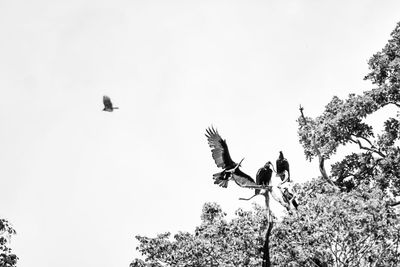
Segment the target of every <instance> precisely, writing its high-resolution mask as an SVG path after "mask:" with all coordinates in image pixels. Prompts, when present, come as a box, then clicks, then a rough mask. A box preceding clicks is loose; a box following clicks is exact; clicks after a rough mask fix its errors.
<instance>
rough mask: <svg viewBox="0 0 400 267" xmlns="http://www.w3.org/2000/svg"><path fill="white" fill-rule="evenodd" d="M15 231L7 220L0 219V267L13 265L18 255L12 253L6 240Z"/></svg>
mask: <svg viewBox="0 0 400 267" xmlns="http://www.w3.org/2000/svg"><path fill="white" fill-rule="evenodd" d="M15 234H16V232H15V230H14V229H13V228H12V226H11V225H10V223H9V222H8V221H7V220H4V219H0V267H15V266H16V265H17V261H18V257H17V256H16V255H15V254H13V253H12V250H11V248H9V247H8V246H7V245H8V241H9V238H10V237H11V235H15Z"/></svg>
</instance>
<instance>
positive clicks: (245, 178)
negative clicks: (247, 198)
mask: <svg viewBox="0 0 400 267" xmlns="http://www.w3.org/2000/svg"><path fill="white" fill-rule="evenodd" d="M232 179H233V180H234V181H235V182H236V183H237V185H238V186H254V185H257V184H256V183H255V182H254V179H253V178H251V177H250V175H248V174H246V173H244V172H242V171H241V170H240V169H239V168H238V169H236V171H235V172H234V173H233V174H232Z"/></svg>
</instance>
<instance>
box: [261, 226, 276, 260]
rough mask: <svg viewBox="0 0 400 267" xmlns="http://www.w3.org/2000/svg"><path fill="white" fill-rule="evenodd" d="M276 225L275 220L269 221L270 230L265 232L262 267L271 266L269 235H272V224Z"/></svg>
mask: <svg viewBox="0 0 400 267" xmlns="http://www.w3.org/2000/svg"><path fill="white" fill-rule="evenodd" d="M273 225H274V222H273V221H268V230H267V233H266V234H265V242H264V247H263V262H262V267H271V260H270V257H269V236H270V235H271V230H272V226H273Z"/></svg>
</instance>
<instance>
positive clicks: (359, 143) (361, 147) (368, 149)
mask: <svg viewBox="0 0 400 267" xmlns="http://www.w3.org/2000/svg"><path fill="white" fill-rule="evenodd" d="M353 136H354V137H359V136H355V135H353ZM361 138H363V137H361ZM363 139H364V140H367V139H365V138H363ZM350 141H351V142H353V143H355V144H358V146H359V147H360V149H363V150H367V151H370V152H373V153H376V154H378V155H379V156H381V157H382V158H385V157H386V155H385V154H383V153H382V152H380V151H379V150H376V149H373V147H374V146H372V147H371V148H369V147H365V146H363V145H362V144H361V141H360V140H358V139H357V140H354V139H353V138H350ZM368 142H369V140H368ZM369 143H370V142H369Z"/></svg>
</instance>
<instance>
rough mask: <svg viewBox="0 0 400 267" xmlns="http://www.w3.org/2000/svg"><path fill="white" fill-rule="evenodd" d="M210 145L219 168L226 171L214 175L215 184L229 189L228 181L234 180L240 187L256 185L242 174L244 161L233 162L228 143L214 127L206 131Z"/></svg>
mask: <svg viewBox="0 0 400 267" xmlns="http://www.w3.org/2000/svg"><path fill="white" fill-rule="evenodd" d="M206 132H207V133H206V137H207V140H208V145H209V146H210V148H211V152H212V157H213V159H214V161H215V164H217V167H219V168H222V169H224V170H223V171H222V172H219V173H216V174H214V175H213V179H214V184H218V185H219V186H221V187H225V188H226V187H228V181H229V180H234V181H235V182H236V183H237V184H238V185H239V186H248V185H252V186H253V185H256V183H255V182H254V179H253V178H251V177H250V176H249V175H247V174H245V173H244V172H242V171H241V170H240V169H239V167H240V164H241V163H242V161H243V159H244V158H243V159H242V160H241V161H240V162H239V163H236V162H234V161H233V160H232V158H231V156H230V154H229V150H228V146H227V144H226V141H225V140H223V139H222V138H221V136H220V135H219V133H218V131H217V130H215V129H214V128H213V127H209V128H208V129H206Z"/></svg>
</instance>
